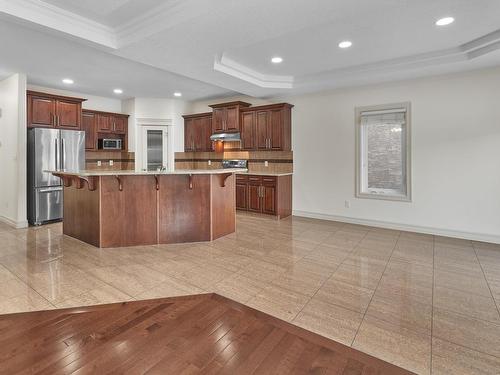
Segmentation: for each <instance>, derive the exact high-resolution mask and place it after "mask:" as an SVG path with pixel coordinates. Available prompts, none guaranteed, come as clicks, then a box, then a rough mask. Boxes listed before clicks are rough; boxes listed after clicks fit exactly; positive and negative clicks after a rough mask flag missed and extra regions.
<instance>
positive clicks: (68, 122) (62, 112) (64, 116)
mask: <svg viewBox="0 0 500 375" xmlns="http://www.w3.org/2000/svg"><path fill="white" fill-rule="evenodd" d="M81 113H82V112H81V104H80V103H74V102H66V101H63V100H58V101H57V102H56V114H57V127H58V128H65V129H80V124H81V117H80V116H81Z"/></svg>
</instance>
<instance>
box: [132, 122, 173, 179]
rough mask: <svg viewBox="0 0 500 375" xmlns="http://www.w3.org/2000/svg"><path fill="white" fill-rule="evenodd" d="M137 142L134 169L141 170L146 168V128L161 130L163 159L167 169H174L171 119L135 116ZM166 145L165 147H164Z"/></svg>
mask: <svg viewBox="0 0 500 375" xmlns="http://www.w3.org/2000/svg"><path fill="white" fill-rule="evenodd" d="M136 124H137V128H138V132H137V133H138V134H137V135H138V140H137V141H138V142H137V151H138V152H137V155H136V160H135V161H136V163H135V169H136V171H141V170H143V169H147V143H146V139H147V137H146V135H147V131H148V130H162V131H163V137H164V139H163V140H164V143H163V144H164V147H163V160H164V161H166V167H167V170H169V171H173V170H174V144H173V132H172V130H173V129H172V126H173V121H172V120H171V119H156V118H137V119H136ZM165 146H166V147H165Z"/></svg>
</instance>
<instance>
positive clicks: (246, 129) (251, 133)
mask: <svg viewBox="0 0 500 375" xmlns="http://www.w3.org/2000/svg"><path fill="white" fill-rule="evenodd" d="M241 148H242V149H243V150H253V149H254V148H255V112H243V113H242V114H241Z"/></svg>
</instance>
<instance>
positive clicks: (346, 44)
mask: <svg viewBox="0 0 500 375" xmlns="http://www.w3.org/2000/svg"><path fill="white" fill-rule="evenodd" d="M350 46H352V42H351V41H350V40H344V41H342V42H340V43H339V47H340V48H349V47H350Z"/></svg>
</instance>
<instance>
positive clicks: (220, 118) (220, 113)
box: [212, 108, 224, 133]
mask: <svg viewBox="0 0 500 375" xmlns="http://www.w3.org/2000/svg"><path fill="white" fill-rule="evenodd" d="M212 131H213V132H214V133H220V132H222V131H224V108H214V111H213V114H212Z"/></svg>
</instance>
